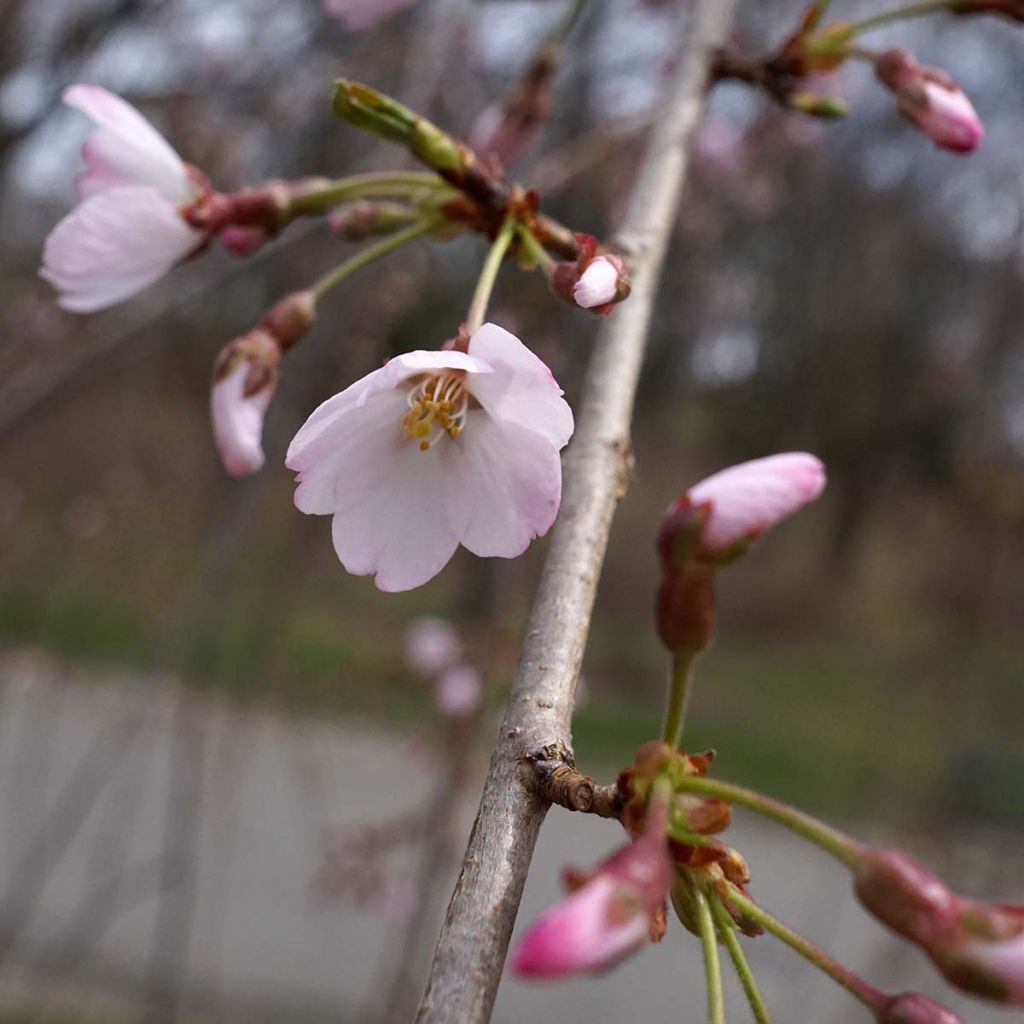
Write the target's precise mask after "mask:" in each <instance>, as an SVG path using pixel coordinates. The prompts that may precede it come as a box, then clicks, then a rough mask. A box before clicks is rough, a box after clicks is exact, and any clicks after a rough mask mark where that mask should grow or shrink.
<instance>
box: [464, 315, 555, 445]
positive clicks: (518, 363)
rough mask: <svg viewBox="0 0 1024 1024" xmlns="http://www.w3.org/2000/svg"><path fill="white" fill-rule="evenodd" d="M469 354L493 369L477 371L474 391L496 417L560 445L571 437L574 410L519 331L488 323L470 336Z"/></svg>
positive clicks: (478, 399)
mask: <svg viewBox="0 0 1024 1024" xmlns="http://www.w3.org/2000/svg"><path fill="white" fill-rule="evenodd" d="M469 354H470V355H471V356H474V357H476V358H478V359H482V360H485V361H486V362H487V364H488V365H490V366H491V367H493V369H494V374H493V376H491V377H487V378H483V377H477V376H474V377H473V380H472V383H471V387H472V391H473V396H474V397H475V398H476V399H477V401H478V402H479V403H480V404H481V405H482V406H483V407H484V409H485V410H486V411H487V413H488V414H489V415H490V416H492V417H494V419H496V420H501V421H503V422H506V423H513V424H518V425H519V426H523V427H527V428H529V429H530V430H533V431H535V432H536V433H538V434H541V435H542V436H544V437H546V438H547V439H548V440H549V441H550V442H551V444H553V445H554V446H555V448H556V449H559V450H561V449H562V448H564V447H565V446H566V444H568V442H569V438H570V437H572V431H573V416H572V409H570V408H569V403H568V402H566V401H565V399H564V398H562V394H563V392H562V389H561V388H560V387H559V386H558V383H557V382H556V381H555V378H554V377H553V376H552V375H551V371H550V370H549V369H548V368H547V366H545V365H544V363H543V362H542V361H541V360H540V359H538V358H537V356H535V355H534V354H533V353H532V352H531V351H530V350H529V349H528V348H527V347H526V346H525V345H524V344H523V343H522V342H521V341H520V340H519V339H518V338H517V337H516V336H515V335H514V334H510V333H509V332H508V331H506V330H505V329H504V328H502V327H499V326H498V325H497V324H484V325H483V326H482V327H481V328H480V329H479V330H477V331H476V332H475V333H474V335H473V337H472V338H470V340H469Z"/></svg>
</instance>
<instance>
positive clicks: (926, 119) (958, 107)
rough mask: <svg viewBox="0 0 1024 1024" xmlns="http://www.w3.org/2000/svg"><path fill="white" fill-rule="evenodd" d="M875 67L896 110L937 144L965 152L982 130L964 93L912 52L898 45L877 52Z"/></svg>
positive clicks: (973, 143) (975, 113)
mask: <svg viewBox="0 0 1024 1024" xmlns="http://www.w3.org/2000/svg"><path fill="white" fill-rule="evenodd" d="M875 70H876V73H877V75H878V77H879V79H880V80H881V81H882V82H883V83H884V84H885V85H886V86H888V87H889V88H890V89H891V90H892V91H893V93H894V94H895V96H896V105H897V106H898V107H899V110H900V113H901V114H903V116H904V117H906V118H907V119H908V120H910V121H912V122H913V123H914V125H915V126H916V127H917V129H918V131H920V132H922V133H923V134H925V135H927V136H928V138H930V139H931V140H932V142H934V143H935V144H936V145H937V146H940V147H942V148H943V149H948V150H952V151H953V152H954V153H969V152H971V150H973V149H976V148H977V146H978V144H979V143H980V142H981V140H982V138H983V136H984V134H985V129H984V127H983V126H982V123H981V119H980V118H979V117H978V114H977V112H976V111H975V109H974V107H973V106H972V104H971V101H970V100H969V99H968V98H967V95H966V93H964V91H963V90H962V89H961V88H960V86H958V85H957V84H956V82H954V81H953V79H952V78H950V76H949V75H947V74H946V73H945V72H944V71H940V70H939V69H937V68H929V67H924V66H922V65H921V64H918V62H917V61H916V59H915V58H914V56H913V54H911V53H909V52H908V51H907V50H903V49H900V48H898V47H896V48H893V49H891V50H886V51H885V52H884V53H882V54H880V55H879V57H878V59H877V61H876V63H875Z"/></svg>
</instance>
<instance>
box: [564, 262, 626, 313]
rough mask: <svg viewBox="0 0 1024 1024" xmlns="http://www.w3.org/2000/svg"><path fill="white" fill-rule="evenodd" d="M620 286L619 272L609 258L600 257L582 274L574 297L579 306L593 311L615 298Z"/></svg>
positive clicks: (573, 294)
mask: <svg viewBox="0 0 1024 1024" xmlns="http://www.w3.org/2000/svg"><path fill="white" fill-rule="evenodd" d="M618 284H619V271H618V268H617V267H616V266H615V264H614V263H612V261H611V260H610V259H608V257H607V256H598V257H597V259H595V260H594V261H593V262H592V263H591V264H590V266H588V267H587V269H586V270H584V271H583V273H582V274H580V278H579V280H578V281H577V282H576V284H575V285H574V286H573V289H572V297H573V298H574V299H575V300H576V305H577V306H582V307H583V308H584V309H592V308H593V307H594V306H603V305H605V303H607V302H611V301H612V300H613V299H614V298H615V292H616V289H617V288H618Z"/></svg>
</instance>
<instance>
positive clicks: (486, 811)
mask: <svg viewBox="0 0 1024 1024" xmlns="http://www.w3.org/2000/svg"><path fill="white" fill-rule="evenodd" d="M733 6H734V0H695V2H694V3H693V4H692V5H691V13H690V16H689V19H688V22H687V26H686V38H685V40H684V49H683V52H682V54H681V55H680V61H679V64H678V68H677V70H676V73H675V76H674V80H673V82H672V83H671V84H670V86H669V88H668V89H667V91H666V95H665V97H664V101H663V104H662V106H661V112H660V115H659V117H658V120H657V122H656V125H655V127H654V129H653V131H652V135H651V139H650V142H649V145H648V150H647V153H646V156H645V158H644V162H643V166H642V167H641V170H640V173H639V175H638V178H637V181H636V184H635V187H634V189H633V195H632V200H631V203H630V207H629V210H628V212H627V214H626V217H625V220H624V222H623V225H622V228H621V230H620V232H619V235H618V238H617V239H616V241H617V244H618V246H619V248H620V249H621V250H622V251H623V252H624V253H625V254H626V255H627V257H628V260H629V264H630V270H631V276H632V281H633V291H632V295H631V296H630V299H629V301H628V302H626V303H624V304H623V305H622V306H620V307H619V308H618V309H617V310H616V311H615V313H613V314H612V315H611V316H610V317H609V318H608V319H607V320H605V322H604V324H603V326H602V328H601V330H600V331H599V333H598V336H597V340H596V342H595V347H594V352H593V356H592V357H591V361H590V366H589V368H588V371H587V377H586V380H585V382H584V388H583V395H582V399H581V402H580V407H579V416H578V427H577V430H576V436H575V438H574V439H573V442H572V444H571V445H570V447H569V450H568V453H567V455H566V459H565V489H564V494H563V499H562V508H561V512H560V513H559V517H558V521H557V523H556V525H555V528H554V530H553V532H552V536H551V546H550V548H549V550H548V555H547V559H546V561H545V564H544V571H543V573H542V575H541V580H540V586H539V588H538V591H537V596H536V599H535V601H534V604H533V610H532V613H531V616H530V622H529V626H528V628H527V634H526V639H525V642H524V645H523V654H522V660H521V662H520V665H519V671H518V673H517V674H516V679H515V682H514V683H513V686H512V692H511V694H510V696H509V702H508V707H507V708H506V711H505V717H504V719H503V721H502V725H501V733H500V736H499V740H498V745H497V747H496V748H495V750H494V753H493V755H492V757H491V764H490V769H489V772H488V775H487V781H486V783H485V785H484V792H483V796H482V798H481V801H480V809H479V810H478V812H477V816H476V822H475V823H474V825H473V831H472V834H471V835H470V837H469V844H468V846H467V848H466V854H465V857H464V859H463V862H462V870H461V873H460V875H459V879H458V882H457V883H456V886H455V892H454V893H453V895H452V898H451V902H450V904H449V906H448V913H447V916H446V919H445V922H444V926H443V928H442V930H441V935H440V938H439V939H438V943H437V948H436V950H435V953H434V962H433V965H432V967H431V972H430V977H429V979H428V982H427V989H426V992H425V994H424V996H423V1001H422V1003H421V1004H420V1009H419V1014H418V1016H417V1021H419V1022H421V1024H440V1022H449V1024H486V1022H487V1021H488V1020H489V1019H490V1016H491V1008H492V1007H493V1005H494V997H495V995H496V993H497V989H498V982H499V980H500V978H501V972H502V967H503V966H504V962H505V954H506V951H507V949H508V943H509V937H510V936H511V933H512V926H513V924H514V922H515V918H516V912H517V911H518V909H519V901H520V898H521V896H522V892H523V885H524V884H525V882H526V875H527V871H528V870H529V866H530V860H531V858H532V856H533V848H534V844H535V843H536V840H537V834H538V832H539V830H540V825H541V822H542V821H543V820H544V815H545V813H546V811H547V809H548V806H549V803H548V801H547V800H546V799H545V798H544V796H543V795H542V793H540V792H539V791H538V787H537V781H536V780H537V773H536V769H535V767H534V766H535V765H536V763H537V762H538V761H563V762H565V763H566V764H568V765H571V764H572V760H573V755H572V747H571V739H572V732H571V728H572V710H573V697H574V692H575V688H576V679H577V676H578V674H579V668H580V662H581V661H582V658H583V649H584V645H585V642H586V638H587V630H588V627H589V624H590V616H591V611H592V609H593V604H594V595H595V591H596V588H597V581H598V577H599V576H600V572H601V566H602V564H603V562H604V555H605V548H606V546H607V541H608V533H609V530H610V528H611V520H612V515H613V513H614V510H615V506H616V503H617V502H618V500H619V498H620V497H621V496H622V493H623V491H624V489H625V486H626V482H627V479H628V476H629V470H630V464H631V448H630V439H629V429H630V420H631V418H632V413H633V401H634V397H635V395H636V387H637V379H638V377H639V374H640V365H641V362H642V359H643V352H644V344H645V341H646V336H647V330H648V326H649V323H650V319H651V312H652V309H653V304H654V296H655V292H656V289H657V284H658V278H659V274H660V271H661V265H662V262H663V259H664V255H665V249H666V246H667V245H668V240H669V237H670V235H671V232H672V228H673V226H674V224H675V222H676V213H677V210H678V206H679V199H680V194H681V192H682V187H683V182H684V179H685V173H686V165H687V149H688V143H689V140H690V136H691V135H692V133H693V130H694V127H695V125H696V124H697V122H698V120H699V117H700V113H701V110H702V106H703V98H704V92H705V85H706V83H707V79H708V61H709V55H710V54H711V52H712V51H713V49H714V47H716V46H717V45H719V44H720V43H721V41H722V39H723V38H724V36H725V32H726V29H727V27H728V24H729V21H730V20H731V16H732V10H733Z"/></svg>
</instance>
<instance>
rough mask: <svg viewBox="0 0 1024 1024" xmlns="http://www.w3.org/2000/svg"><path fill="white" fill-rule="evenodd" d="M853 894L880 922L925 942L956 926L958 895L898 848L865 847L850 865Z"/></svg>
mask: <svg viewBox="0 0 1024 1024" xmlns="http://www.w3.org/2000/svg"><path fill="white" fill-rule="evenodd" d="M853 887H854V891H855V892H856V893H857V898H858V899H859V900H860V901H861V903H862V904H864V906H865V907H866V908H867V909H868V910H869V911H870V912H871V913H872V914H873V915H874V916H875V917H876V918H878V920H879V921H881V922H882V923H883V924H885V925H888V926H889V927H890V928H891V929H892V930H893V931H894V932H896V933H898V934H899V935H902V936H903V937H904V938H906V939H910V941H911V942H916V943H918V944H920V945H923V946H929V945H930V944H931V943H933V942H935V941H937V940H939V939H940V938H941V937H942V936H944V935H949V934H952V933H953V931H955V929H956V914H957V898H956V895H955V894H954V893H953V892H952V891H951V890H950V889H949V888H947V887H946V885H945V884H944V883H943V882H942V880H941V879H939V878H938V876H936V875H934V874H933V873H932V872H931V871H929V870H928V869H927V868H926V867H925V866H924V865H923V864H920V863H918V862H917V861H916V860H914V858H913V857H911V856H910V854H909V853H904V852H903V851H902V850H897V849H894V848H889V847H869V848H865V849H864V850H863V851H862V853H861V856H860V857H859V859H858V861H857V864H856V866H855V867H854V869H853Z"/></svg>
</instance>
